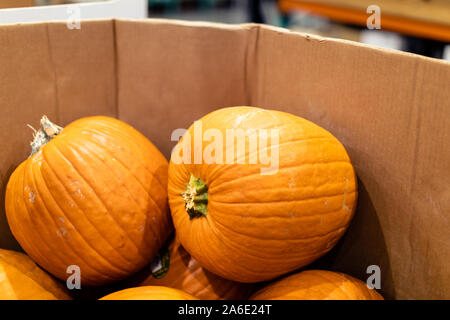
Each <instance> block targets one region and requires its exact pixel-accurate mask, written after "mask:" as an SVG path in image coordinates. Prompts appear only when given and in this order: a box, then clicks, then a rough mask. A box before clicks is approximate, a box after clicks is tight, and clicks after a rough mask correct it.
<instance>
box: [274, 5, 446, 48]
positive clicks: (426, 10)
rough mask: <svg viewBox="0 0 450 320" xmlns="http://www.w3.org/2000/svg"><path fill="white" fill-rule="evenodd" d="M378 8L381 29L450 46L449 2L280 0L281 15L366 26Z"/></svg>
mask: <svg viewBox="0 0 450 320" xmlns="http://www.w3.org/2000/svg"><path fill="white" fill-rule="evenodd" d="M374 4H376V5H377V6H378V7H379V8H380V11H381V28H382V29H383V30H388V31H394V32H398V33H401V34H404V35H408V36H414V37H420V38H427V39H431V40H437V41H442V42H450V1H448V0H428V1H424V0H377V1H376V3H374V1H373V0H318V1H312V0H310V1H303V0H279V1H278V5H279V8H280V10H281V11H282V12H284V13H288V12H291V11H295V10H303V11H307V12H309V13H310V14H317V15H321V16H325V17H327V18H329V19H331V20H333V21H337V22H341V23H348V24H355V25H359V26H366V24H367V19H368V17H369V16H370V13H367V8H368V7H369V6H371V5H374Z"/></svg>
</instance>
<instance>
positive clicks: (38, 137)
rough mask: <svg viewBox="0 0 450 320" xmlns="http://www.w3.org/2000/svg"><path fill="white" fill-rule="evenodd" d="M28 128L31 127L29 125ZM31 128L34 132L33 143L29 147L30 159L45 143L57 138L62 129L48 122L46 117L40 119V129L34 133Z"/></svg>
mask: <svg viewBox="0 0 450 320" xmlns="http://www.w3.org/2000/svg"><path fill="white" fill-rule="evenodd" d="M28 126H29V127H31V126H30V125H28ZM31 128H32V129H33V131H34V134H33V141H32V142H31V143H30V145H31V154H30V157H31V156H32V155H33V154H35V153H36V152H38V151H39V149H40V148H41V147H42V146H43V145H45V144H46V143H47V142H49V141H50V140H52V139H53V138H54V137H55V136H57V135H58V134H59V133H60V132H61V131H62V129H63V128H62V127H60V126H58V125H56V124H54V123H53V122H51V121H50V120H48V118H47V116H43V117H42V118H41V129H39V130H37V131H36V130H35V129H34V128H33V127H31Z"/></svg>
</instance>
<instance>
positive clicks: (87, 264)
mask: <svg viewBox="0 0 450 320" xmlns="http://www.w3.org/2000/svg"><path fill="white" fill-rule="evenodd" d="M46 164H47V166H49V165H48V163H47V161H46ZM39 173H40V175H41V178H42V179H41V180H42V181H43V186H45V188H46V190H47V191H48V194H49V196H50V198H51V199H52V201H53V202H54V203H55V205H56V207H58V210H59V211H60V213H62V216H63V217H64V219H66V220H67V222H69V223H70V225H72V226H73V230H74V231H76V232H77V233H78V235H79V236H80V238H81V239H82V241H83V243H84V244H85V245H86V247H87V248H90V249H91V250H93V252H94V253H95V254H96V255H98V256H99V257H100V259H103V260H104V261H105V262H106V264H107V265H109V264H110V263H109V261H108V260H106V259H105V258H104V257H103V256H102V255H101V254H99V253H98V252H97V251H96V250H95V249H93V248H92V247H91V246H90V245H89V243H88V242H87V240H86V239H85V238H84V237H83V235H82V234H81V232H80V231H79V229H78V228H76V227H75V225H74V224H73V223H72V221H71V219H70V218H69V217H68V216H67V215H66V214H65V213H64V210H63V209H62V208H61V206H60V205H59V203H58V202H57V201H56V199H55V197H54V195H53V193H52V192H50V189H49V187H48V185H47V182H46V181H45V179H44V177H43V174H42V172H41V171H40V170H39ZM44 207H45V209H46V210H47V212H48V214H49V216H52V218H53V221H54V222H56V221H55V219H54V216H53V214H52V213H51V212H50V210H49V209H48V208H47V206H46V205H45V203H44ZM55 225H56V223H55ZM67 246H68V247H69V248H70V250H71V251H72V252H73V253H74V255H75V256H76V257H77V258H79V259H80V260H82V261H83V262H84V263H85V265H86V266H87V267H88V268H89V269H91V270H92V271H94V273H98V274H99V275H100V276H101V277H106V278H109V277H108V276H106V275H105V274H104V272H102V271H101V270H98V269H97V268H95V267H94V266H92V265H91V264H90V263H89V262H88V261H86V260H85V259H83V258H82V257H81V256H80V255H79V254H78V252H76V251H75V250H74V249H73V247H72V246H70V245H67ZM110 279H111V280H113V279H112V278H110Z"/></svg>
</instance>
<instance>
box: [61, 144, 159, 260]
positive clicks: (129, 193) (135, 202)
mask: <svg viewBox="0 0 450 320" xmlns="http://www.w3.org/2000/svg"><path fill="white" fill-rule="evenodd" d="M69 145H71V146H74V147H76V148H77V149H80V148H83V147H81V146H79V145H78V144H74V143H69ZM87 149H89V148H87ZM90 151H92V150H90ZM106 153H108V152H106ZM91 154H93V156H92V157H94V158H96V159H98V160H99V162H100V163H101V164H103V165H104V166H105V167H106V168H108V170H109V172H110V173H111V174H113V173H112V172H113V170H112V169H111V167H110V166H109V165H107V164H106V162H105V161H104V160H103V159H101V158H100V157H98V156H97V154H96V153H95V152H91ZM108 154H109V153H108ZM80 158H82V159H84V161H86V159H85V158H84V157H83V156H81V154H80ZM86 162H89V161H86ZM126 171H128V170H126ZM128 172H129V171H128ZM129 173H130V174H131V172H129ZM80 176H81V174H80ZM81 177H82V178H84V177H83V176H81ZM114 177H115V178H116V180H117V181H119V183H120V185H122V187H123V188H124V189H125V190H126V192H127V193H128V195H129V196H130V199H132V201H133V202H134V204H135V205H136V208H137V209H138V210H139V211H140V213H141V214H142V215H143V216H145V218H147V215H146V214H145V213H144V212H142V211H141V208H140V207H139V204H138V203H137V201H136V199H135V197H133V195H132V194H131V191H130V190H129V189H128V187H127V186H126V185H125V183H124V182H123V180H122V179H120V178H119V177H118V176H117V175H116V174H114ZM133 177H134V175H133ZM85 182H86V183H87V184H88V185H89V183H88V182H87V181H86V180H85ZM89 186H90V185H89ZM90 187H91V186H90ZM142 188H143V186H142ZM91 189H93V188H92V187H91ZM144 191H145V189H144ZM94 194H95V195H96V196H97V197H98V198H99V199H100V197H99V196H98V195H97V193H96V192H95V190H94ZM152 200H153V199H152ZM100 201H101V202H102V204H103V201H102V200H101V199H100ZM154 204H155V205H156V207H158V205H157V204H156V203H154ZM104 206H105V208H106V210H107V211H108V213H109V209H108V208H107V207H106V205H105V204H104ZM122 230H123V231H124V232H125V233H127V234H128V232H126V230H125V229H123V227H122ZM152 231H153V230H152ZM153 233H154V232H153ZM154 234H156V233H154ZM128 238H129V239H130V241H131V242H132V243H133V245H134V246H135V247H136V249H137V252H138V255H139V256H140V257H141V258H142V261H143V262H145V261H146V260H147V259H146V258H145V257H144V256H143V255H142V254H141V252H140V250H139V247H138V245H137V243H136V242H135V241H133V239H132V238H131V237H128Z"/></svg>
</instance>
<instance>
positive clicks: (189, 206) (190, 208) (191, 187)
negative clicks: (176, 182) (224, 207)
mask: <svg viewBox="0 0 450 320" xmlns="http://www.w3.org/2000/svg"><path fill="white" fill-rule="evenodd" d="M181 196H182V197H183V200H184V203H185V207H186V211H187V213H188V214H189V217H190V218H191V219H193V218H195V217H201V216H202V215H203V216H205V217H206V211H207V208H208V187H207V186H206V183H205V182H203V181H202V179H200V178H196V177H195V176H194V175H193V174H191V178H190V179H189V183H188V184H187V185H186V190H185V191H184V192H182V193H181Z"/></svg>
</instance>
